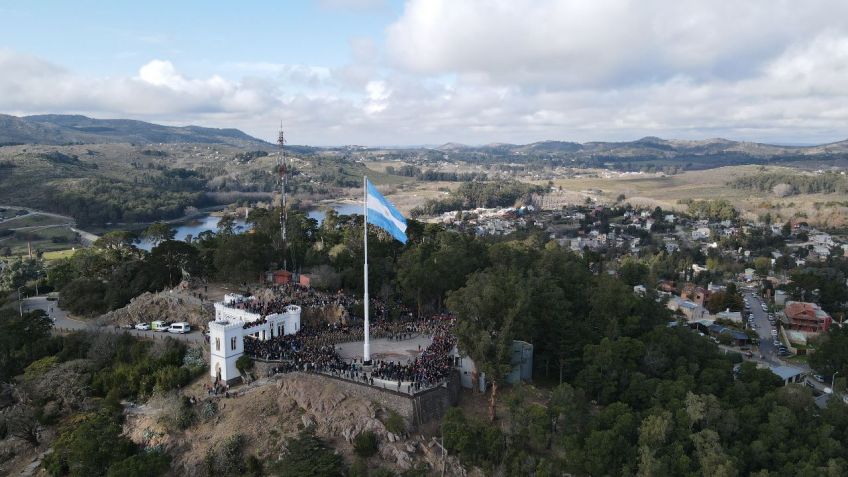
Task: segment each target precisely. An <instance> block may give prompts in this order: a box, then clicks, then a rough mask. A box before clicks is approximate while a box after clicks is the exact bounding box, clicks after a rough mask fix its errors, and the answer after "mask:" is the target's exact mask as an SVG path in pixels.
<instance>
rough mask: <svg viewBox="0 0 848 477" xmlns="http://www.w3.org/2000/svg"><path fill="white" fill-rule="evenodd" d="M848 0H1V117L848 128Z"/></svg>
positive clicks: (420, 136) (375, 139)
mask: <svg viewBox="0 0 848 477" xmlns="http://www.w3.org/2000/svg"><path fill="white" fill-rule="evenodd" d="M846 77H848V2H842V1H839V0H810V1H808V2H804V3H803V5H801V4H800V3H798V2H792V1H788V0H748V1H746V2H741V3H740V2H734V1H730V0H716V1H714V2H702V1H697V0H641V1H639V2H633V1H627V0H593V1H592V2H585V1H581V0H407V1H402V0H395V1H390V0H320V1H289V2H256V1H244V2H238V3H234V2H199V1H171V2H161V1H146V2H132V3H130V2H102V1H101V2H93V1H72V2H60V1H39V2H10V1H0V112H3V113H8V114H15V115H26V114H37V113H74V114H86V115H90V116H93V117H124V118H134V119H141V120H147V121H152V122H158V123H164V124H175V125H183V124H198V125H204V126H215V127H237V128H240V129H242V130H244V131H246V132H248V133H250V134H253V135H256V136H259V137H262V138H265V139H273V138H274V136H275V130H276V128H277V127H278V125H279V123H280V121H283V122H284V124H285V127H286V129H287V131H289V136H290V137H291V138H292V142H293V143H301V144H313V145H336V144H367V145H415V144H438V143H443V142H448V141H454V142H465V143H470V144H483V143H488V142H515V143H523V142H531V141H538V140H546V139H557V140H576V141H591V140H629V139H635V138H638V137H642V136H646V135H656V136H662V137H667V138H684V139H685V138H688V139H697V138H706V137H716V136H723V137H728V138H732V139H743V140H754V141H764V142H779V143H822V142H829V141H836V140H842V139H845V138H846V137H848V131H846V130H845V126H844V125H845V124H848V122H846V120H848V108H846V107H845V106H844V105H845V104H848V102H846V100H848V81H845V78H846Z"/></svg>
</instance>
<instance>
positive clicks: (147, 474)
mask: <svg viewBox="0 0 848 477" xmlns="http://www.w3.org/2000/svg"><path fill="white" fill-rule="evenodd" d="M170 463H171V458H170V457H168V456H167V455H165V454H163V453H161V452H158V451H154V452H144V453H141V454H136V455H134V456H131V457H128V458H126V459H124V460H122V461H120V462H118V463H117V464H114V465H112V466H111V467H109V472H107V473H106V477H152V476H156V475H162V474H164V473H165V471H166V470H168V465H169V464H170Z"/></svg>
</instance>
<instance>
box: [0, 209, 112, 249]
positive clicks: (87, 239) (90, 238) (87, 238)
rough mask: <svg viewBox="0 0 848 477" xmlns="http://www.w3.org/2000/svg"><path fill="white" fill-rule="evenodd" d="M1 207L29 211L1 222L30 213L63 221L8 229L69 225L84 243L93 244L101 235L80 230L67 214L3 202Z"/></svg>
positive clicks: (6, 238) (33, 229) (34, 229)
mask: <svg viewBox="0 0 848 477" xmlns="http://www.w3.org/2000/svg"><path fill="white" fill-rule="evenodd" d="M0 209H20V210H26V211H27V212H29V214H27V215H21V216H15V217H10V218H8V219H4V220H0V224H4V223H7V222H12V221H14V220H17V219H21V218H24V217H29V216H30V215H43V216H45V217H53V218H54V219H59V220H61V221H63V222H62V223H60V224H49V225H30V226H25V227H11V228H9V229H8V230H13V231H37V230H43V229H49V228H54V227H68V228H69V229H70V230H71V231H72V232H75V233H78V234H79V236H80V239H81V240H82V242H83V245H91V244H92V243H94V242H95V241H97V239H99V238H100V237H99V236H97V235H95V234H93V233H91V232H86V231H85V230H80V229H78V228H76V220H74V218H73V217H68V216H67V215H60V214H54V213H52V212H44V211H43V210H36V209H31V208H29V207H20V206H17V205H2V204H0ZM9 238H11V237H4V238H2V239H0V241H3V240H8V239H9Z"/></svg>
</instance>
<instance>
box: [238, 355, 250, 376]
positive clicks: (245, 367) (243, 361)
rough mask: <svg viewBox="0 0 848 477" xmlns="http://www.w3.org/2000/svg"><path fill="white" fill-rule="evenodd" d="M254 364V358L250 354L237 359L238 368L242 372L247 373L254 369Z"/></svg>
mask: <svg viewBox="0 0 848 477" xmlns="http://www.w3.org/2000/svg"><path fill="white" fill-rule="evenodd" d="M253 364H254V363H253V360H252V359H250V356H248V355H246V354H243V355H241V356H240V357H239V359H237V360H236V369H238V370H239V372H240V373H241V374H247V373H249V372H250V371H251V370H252V369H253Z"/></svg>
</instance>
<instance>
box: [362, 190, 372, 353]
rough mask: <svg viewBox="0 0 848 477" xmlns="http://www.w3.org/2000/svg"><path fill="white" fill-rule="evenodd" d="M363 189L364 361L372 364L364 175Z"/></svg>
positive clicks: (366, 194) (366, 202) (366, 205)
mask: <svg viewBox="0 0 848 477" xmlns="http://www.w3.org/2000/svg"><path fill="white" fill-rule="evenodd" d="M362 190H363V202H362V211H363V216H364V220H363V227H364V234H363V235H364V239H365V267H364V271H365V305H364V307H363V309H364V310H365V333H364V334H365V345H364V346H363V350H362V363H363V364H370V363H371V343H370V342H369V339H368V332H369V329H368V328H369V323H368V177H367V176H363V178H362Z"/></svg>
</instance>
